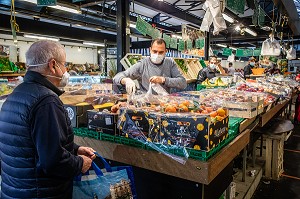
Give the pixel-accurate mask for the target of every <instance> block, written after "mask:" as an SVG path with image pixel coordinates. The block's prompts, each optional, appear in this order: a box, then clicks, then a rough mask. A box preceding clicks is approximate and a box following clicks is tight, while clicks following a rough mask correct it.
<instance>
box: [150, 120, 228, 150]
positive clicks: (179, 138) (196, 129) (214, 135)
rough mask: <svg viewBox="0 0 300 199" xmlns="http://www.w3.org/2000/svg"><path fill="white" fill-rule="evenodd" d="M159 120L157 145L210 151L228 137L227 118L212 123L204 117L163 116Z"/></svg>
mask: <svg viewBox="0 0 300 199" xmlns="http://www.w3.org/2000/svg"><path fill="white" fill-rule="evenodd" d="M160 120H161V121H160V126H161V127H160V140H159V143H162V144H171V145H176V146H183V147H189V148H194V149H197V150H203V151H210V150H211V149H212V148H214V147H216V146H217V145H218V144H219V143H220V142H221V141H222V140H224V139H226V138H227V137H228V116H227V117H225V118H224V119H223V120H222V121H216V122H212V120H211V118H210V116H206V115H196V114H165V115H162V116H161V118H160ZM154 130H155V128H154ZM151 134H153V133H152V132H151ZM151 138H152V139H153V136H152V137H151ZM153 141H155V142H156V140H155V139H154V140H153Z"/></svg>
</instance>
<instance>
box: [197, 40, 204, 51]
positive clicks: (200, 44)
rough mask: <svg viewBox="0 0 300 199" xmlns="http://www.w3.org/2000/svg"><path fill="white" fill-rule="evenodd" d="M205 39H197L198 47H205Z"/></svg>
mask: <svg viewBox="0 0 300 199" xmlns="http://www.w3.org/2000/svg"><path fill="white" fill-rule="evenodd" d="M204 43H205V40H204V39H203V38H199V39H196V48H199V49H202V48H204Z"/></svg>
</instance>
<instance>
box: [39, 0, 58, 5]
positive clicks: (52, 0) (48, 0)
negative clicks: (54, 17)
mask: <svg viewBox="0 0 300 199" xmlns="http://www.w3.org/2000/svg"><path fill="white" fill-rule="evenodd" d="M36 5H37V6H56V0H37V1H36Z"/></svg>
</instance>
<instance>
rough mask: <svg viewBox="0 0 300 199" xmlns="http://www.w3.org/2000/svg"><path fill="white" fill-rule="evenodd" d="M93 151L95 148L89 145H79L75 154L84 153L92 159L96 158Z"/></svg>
mask: <svg viewBox="0 0 300 199" xmlns="http://www.w3.org/2000/svg"><path fill="white" fill-rule="evenodd" d="M94 152H95V150H94V149H92V148H91V147H85V146H81V147H79V148H78V151H77V155H84V156H87V157H89V158H90V159H91V160H94V159H95V158H96V155H95V153H94Z"/></svg>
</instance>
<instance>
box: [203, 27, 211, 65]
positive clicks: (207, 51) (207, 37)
mask: <svg viewBox="0 0 300 199" xmlns="http://www.w3.org/2000/svg"><path fill="white" fill-rule="evenodd" d="M205 34H206V37H205V52H204V58H205V60H208V58H209V46H210V45H209V42H210V33H209V32H206V33H205Z"/></svg>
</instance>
